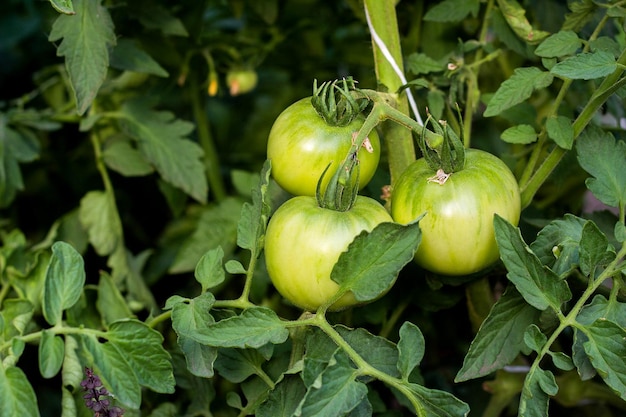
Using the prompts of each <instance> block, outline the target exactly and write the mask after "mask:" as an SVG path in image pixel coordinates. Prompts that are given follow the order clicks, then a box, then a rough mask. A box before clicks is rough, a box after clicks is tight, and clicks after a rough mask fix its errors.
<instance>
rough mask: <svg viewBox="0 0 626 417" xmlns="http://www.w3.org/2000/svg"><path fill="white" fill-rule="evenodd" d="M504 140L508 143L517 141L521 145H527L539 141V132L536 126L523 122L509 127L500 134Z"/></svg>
mask: <svg viewBox="0 0 626 417" xmlns="http://www.w3.org/2000/svg"><path fill="white" fill-rule="evenodd" d="M500 137H501V138H502V140H503V141H505V142H508V143H517V144H520V145H526V144H529V143H533V142H535V141H537V132H535V128H534V127H532V126H530V125H526V124H521V125H517V126H513V127H509V128H508V129H506V130H505V131H504V132H502V135H501V136H500Z"/></svg>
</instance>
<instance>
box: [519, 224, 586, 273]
mask: <svg viewBox="0 0 626 417" xmlns="http://www.w3.org/2000/svg"><path fill="white" fill-rule="evenodd" d="M585 223H586V220H585V219H581V218H580V217H576V216H574V215H573V214H566V215H565V216H564V217H563V218H562V219H556V220H553V221H551V222H550V223H549V224H548V225H547V226H545V227H544V228H543V229H541V230H540V231H539V233H538V234H537V239H535V241H534V242H533V243H531V244H530V248H531V250H532V251H533V252H534V253H535V254H536V255H537V257H538V258H539V260H540V261H541V263H542V264H543V265H547V266H549V267H550V268H551V269H552V270H553V271H554V272H556V273H557V274H559V276H565V275H567V274H568V273H569V272H571V271H572V270H573V269H574V268H576V267H577V266H578V262H579V260H578V257H579V250H578V248H579V245H580V239H581V238H582V231H583V226H584V225H585ZM555 248H556V249H555Z"/></svg>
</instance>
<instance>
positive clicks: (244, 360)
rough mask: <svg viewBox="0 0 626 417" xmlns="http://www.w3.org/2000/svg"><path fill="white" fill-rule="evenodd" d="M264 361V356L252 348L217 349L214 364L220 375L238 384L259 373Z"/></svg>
mask: <svg viewBox="0 0 626 417" xmlns="http://www.w3.org/2000/svg"><path fill="white" fill-rule="evenodd" d="M264 363H265V358H264V357H263V356H262V355H261V354H260V353H259V352H258V351H256V350H254V349H219V351H218V356H217V359H216V360H215V365H214V366H215V369H216V370H217V371H218V372H219V373H220V375H221V376H223V377H224V378H226V379H227V380H229V381H230V382H232V383H235V384H239V383H241V382H243V381H245V380H246V379H248V377H250V376H252V375H258V374H259V373H261V372H262V371H263V369H262V365H263V364H264ZM263 372H264V371H263Z"/></svg>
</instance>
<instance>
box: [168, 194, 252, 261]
mask: <svg viewBox="0 0 626 417" xmlns="http://www.w3.org/2000/svg"><path fill="white" fill-rule="evenodd" d="M241 206H242V202H241V200H238V199H235V198H227V199H225V200H223V201H222V202H220V203H219V204H218V205H210V206H207V207H205V208H203V209H202V212H201V213H200V218H199V219H198V223H197V224H196V225H195V226H194V228H193V233H192V234H191V236H189V237H188V238H187V239H185V240H184V241H183V243H182V245H181V247H180V249H179V251H178V253H177V254H176V257H175V258H174V262H173V263H172V265H171V266H170V270H169V272H170V273H181V272H189V271H193V270H194V269H195V268H196V265H197V264H198V261H199V260H200V258H202V256H203V255H204V254H205V253H206V252H208V251H210V250H211V249H215V248H216V247H218V246H221V247H222V249H223V250H224V252H225V253H228V252H230V251H232V249H233V248H234V246H235V242H236V240H237V222H238V221H239V214H240V213H241V212H242V208H241Z"/></svg>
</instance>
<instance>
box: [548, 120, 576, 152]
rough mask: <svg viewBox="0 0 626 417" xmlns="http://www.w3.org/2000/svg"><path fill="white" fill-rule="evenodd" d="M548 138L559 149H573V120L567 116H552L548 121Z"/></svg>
mask: <svg viewBox="0 0 626 417" xmlns="http://www.w3.org/2000/svg"><path fill="white" fill-rule="evenodd" d="M546 130H547V132H548V136H549V137H550V139H552V140H553V141H554V142H555V143H556V144H557V145H559V147H561V148H563V149H568V150H569V149H572V145H573V144H574V127H573V126H572V123H571V120H570V119H569V118H567V117H565V116H551V117H548V119H547V120H546Z"/></svg>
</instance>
